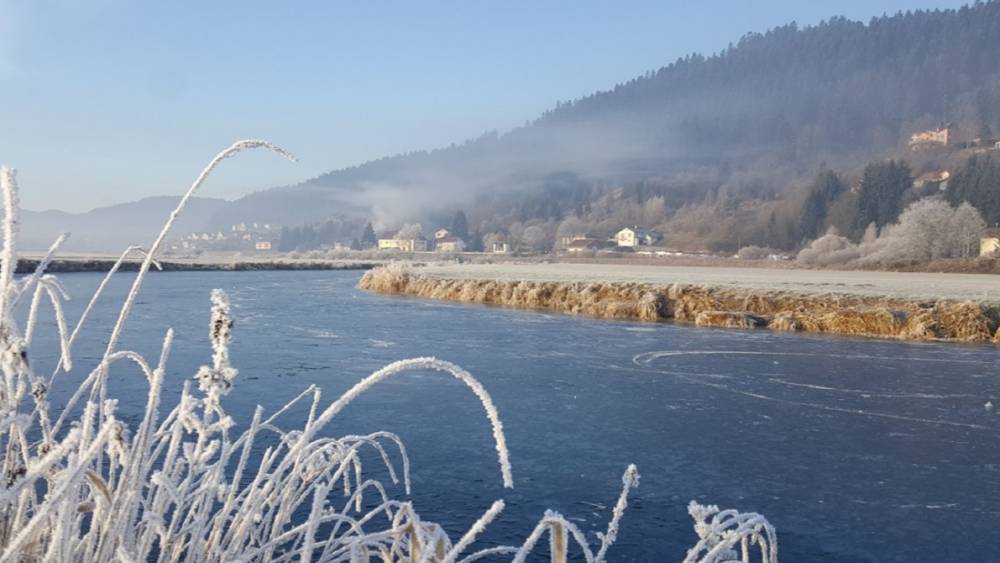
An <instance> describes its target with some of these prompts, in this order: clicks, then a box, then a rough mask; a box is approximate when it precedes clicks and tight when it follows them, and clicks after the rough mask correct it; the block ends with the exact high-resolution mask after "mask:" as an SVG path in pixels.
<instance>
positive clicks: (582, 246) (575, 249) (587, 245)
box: [564, 238, 602, 254]
mask: <svg viewBox="0 0 1000 563" xmlns="http://www.w3.org/2000/svg"><path fill="white" fill-rule="evenodd" d="M601 246H602V245H601V241H599V240H597V239H592V238H579V239H576V240H573V241H570V242H569V243H568V244H567V245H566V246H565V247H564V248H565V249H566V252H569V253H571V254H580V253H583V252H595V251H597V250H599V249H600V248H601Z"/></svg>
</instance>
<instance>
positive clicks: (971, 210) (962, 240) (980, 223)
mask: <svg viewBox="0 0 1000 563" xmlns="http://www.w3.org/2000/svg"><path fill="white" fill-rule="evenodd" d="M985 230H986V221H984V220H983V216H982V215H980V214H979V210H978V209H976V208H975V207H973V206H972V205H970V204H969V202H963V203H962V205H959V206H958V208H957V209H955V213H954V215H953V216H952V227H951V232H953V233H955V237H956V238H957V239H958V240H957V244H958V248H959V252H960V256H962V257H963V258H968V257H970V256H975V255H976V254H977V251H978V246H979V237H981V236H982V234H983V231H985Z"/></svg>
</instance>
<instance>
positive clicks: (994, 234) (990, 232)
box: [982, 227, 1000, 239]
mask: <svg viewBox="0 0 1000 563" xmlns="http://www.w3.org/2000/svg"><path fill="white" fill-rule="evenodd" d="M982 238H996V239H1000V229H998V228H995V227H991V228H989V229H986V230H985V231H983V237H982Z"/></svg>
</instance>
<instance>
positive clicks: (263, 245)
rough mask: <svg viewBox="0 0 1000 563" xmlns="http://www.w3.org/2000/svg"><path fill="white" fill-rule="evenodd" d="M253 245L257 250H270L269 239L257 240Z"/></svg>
mask: <svg viewBox="0 0 1000 563" xmlns="http://www.w3.org/2000/svg"><path fill="white" fill-rule="evenodd" d="M253 247H254V248H255V249H257V250H271V241H269V240H259V241H257V242H256V243H254V245H253Z"/></svg>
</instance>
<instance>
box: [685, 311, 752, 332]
mask: <svg viewBox="0 0 1000 563" xmlns="http://www.w3.org/2000/svg"><path fill="white" fill-rule="evenodd" d="M694 324H695V325H696V326H714V327H721V328H763V327H765V326H767V319H765V318H764V317H761V316H760V315H754V314H753V313H746V312H742V311H702V312H700V313H698V316H696V317H695V318H694Z"/></svg>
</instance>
